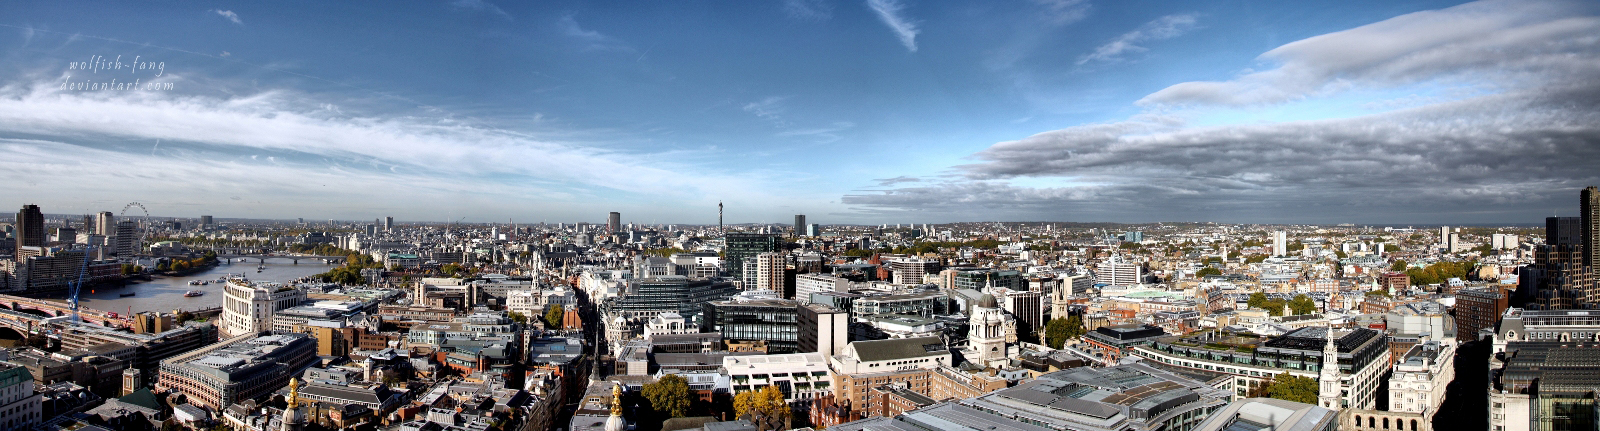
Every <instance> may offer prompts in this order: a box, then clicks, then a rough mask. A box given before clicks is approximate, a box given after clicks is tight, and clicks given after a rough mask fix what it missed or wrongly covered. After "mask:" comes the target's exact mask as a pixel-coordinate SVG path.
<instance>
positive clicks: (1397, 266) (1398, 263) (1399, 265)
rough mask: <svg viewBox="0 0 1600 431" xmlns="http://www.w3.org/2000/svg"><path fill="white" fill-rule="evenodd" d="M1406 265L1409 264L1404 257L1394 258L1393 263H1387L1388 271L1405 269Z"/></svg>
mask: <svg viewBox="0 0 1600 431" xmlns="http://www.w3.org/2000/svg"><path fill="white" fill-rule="evenodd" d="M1407 265H1409V264H1407V263H1406V260H1405V259H1396V260H1395V261H1394V264H1393V265H1389V270H1390V271H1405V270H1406V266H1407Z"/></svg>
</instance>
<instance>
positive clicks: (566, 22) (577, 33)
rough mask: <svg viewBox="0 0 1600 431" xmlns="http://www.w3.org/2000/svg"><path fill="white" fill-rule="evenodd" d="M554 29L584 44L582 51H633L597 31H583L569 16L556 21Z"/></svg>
mask: <svg viewBox="0 0 1600 431" xmlns="http://www.w3.org/2000/svg"><path fill="white" fill-rule="evenodd" d="M556 27H557V28H558V29H560V30H561V33H562V34H565V35H567V37H571V38H573V39H577V40H578V41H580V42H582V43H583V44H584V49H588V50H600V51H633V48H631V47H629V46H628V45H626V44H623V43H622V42H621V41H618V40H616V39H614V38H612V37H611V36H606V35H604V34H601V33H600V32H599V31H595V30H588V29H584V28H583V27H582V26H580V25H578V20H577V19H574V18H573V16H572V15H570V14H568V15H563V16H562V17H561V20H559V21H556Z"/></svg>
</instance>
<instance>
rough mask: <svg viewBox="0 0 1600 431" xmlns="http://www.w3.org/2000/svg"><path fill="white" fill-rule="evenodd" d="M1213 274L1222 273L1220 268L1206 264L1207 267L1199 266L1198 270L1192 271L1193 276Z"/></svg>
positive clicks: (1202, 276)
mask: <svg viewBox="0 0 1600 431" xmlns="http://www.w3.org/2000/svg"><path fill="white" fill-rule="evenodd" d="M1213 275H1222V270H1220V269H1216V268H1212V267H1209V266H1208V267H1205V268H1200V270H1199V271H1195V273H1194V276H1195V277H1201V278H1204V277H1209V276H1213Z"/></svg>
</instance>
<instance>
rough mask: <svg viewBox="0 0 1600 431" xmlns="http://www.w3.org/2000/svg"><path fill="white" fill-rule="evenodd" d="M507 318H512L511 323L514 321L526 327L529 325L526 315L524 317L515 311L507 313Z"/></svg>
mask: <svg viewBox="0 0 1600 431" xmlns="http://www.w3.org/2000/svg"><path fill="white" fill-rule="evenodd" d="M506 317H509V318H511V321H513V322H517V323H521V324H524V325H526V324H527V323H528V316H524V315H522V313H518V312H515V311H511V312H507V313H506Z"/></svg>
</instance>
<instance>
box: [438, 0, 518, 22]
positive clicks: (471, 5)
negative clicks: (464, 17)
mask: <svg viewBox="0 0 1600 431" xmlns="http://www.w3.org/2000/svg"><path fill="white" fill-rule="evenodd" d="M450 5H451V6H454V7H456V8H458V9H467V10H474V11H479V12H489V13H492V14H494V15H495V16H498V17H501V18H505V19H506V20H507V21H510V20H511V14H509V13H506V11H505V9H501V8H500V6H495V4H494V3H489V2H487V1H484V0H455V1H453V2H450Z"/></svg>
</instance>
